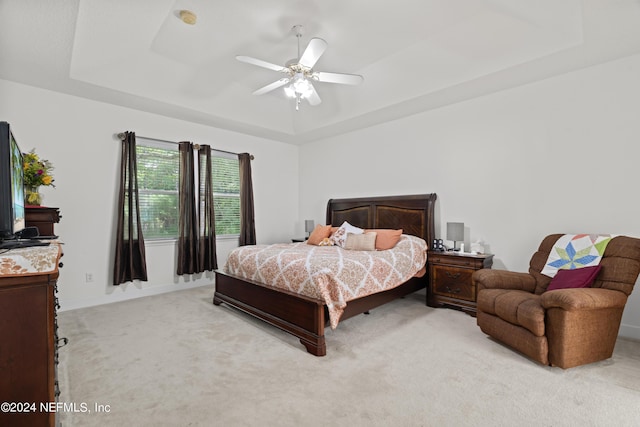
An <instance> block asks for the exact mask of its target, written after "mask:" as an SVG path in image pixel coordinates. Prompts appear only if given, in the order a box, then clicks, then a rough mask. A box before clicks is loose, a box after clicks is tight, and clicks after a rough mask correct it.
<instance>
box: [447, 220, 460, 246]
mask: <svg viewBox="0 0 640 427" xmlns="http://www.w3.org/2000/svg"><path fill="white" fill-rule="evenodd" d="M447 240H451V241H453V242H460V241H462V240H464V222H448V223H447Z"/></svg>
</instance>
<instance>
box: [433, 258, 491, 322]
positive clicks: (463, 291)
mask: <svg viewBox="0 0 640 427" xmlns="http://www.w3.org/2000/svg"><path fill="white" fill-rule="evenodd" d="M427 264H428V266H429V289H428V292H427V304H428V305H429V306H431V307H440V306H448V307H453V308H457V309H460V310H463V311H465V312H466V313H468V314H470V315H472V316H475V314H476V287H475V285H474V283H473V282H472V280H471V275H472V274H473V272H474V271H476V270H480V269H482V268H491V266H492V265H493V255H491V254H478V255H475V254H470V253H460V252H452V251H450V252H436V251H429V253H428V256H427Z"/></svg>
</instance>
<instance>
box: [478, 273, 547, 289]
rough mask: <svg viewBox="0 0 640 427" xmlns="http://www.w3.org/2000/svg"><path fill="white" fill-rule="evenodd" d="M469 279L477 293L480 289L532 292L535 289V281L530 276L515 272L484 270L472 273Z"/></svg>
mask: <svg viewBox="0 0 640 427" xmlns="http://www.w3.org/2000/svg"><path fill="white" fill-rule="evenodd" d="M471 278H472V280H473V281H474V282H475V284H476V289H477V290H478V291H480V290H482V289H516V290H521V291H527V292H533V291H534V290H535V288H536V279H535V278H534V277H533V276H532V275H530V274H529V273H520V272H517V271H507V270H491V269H488V268H484V269H482V270H477V271H474V272H473V276H471Z"/></svg>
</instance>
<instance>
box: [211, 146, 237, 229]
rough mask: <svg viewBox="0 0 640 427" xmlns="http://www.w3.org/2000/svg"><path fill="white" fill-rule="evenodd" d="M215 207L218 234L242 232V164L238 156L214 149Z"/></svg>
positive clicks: (212, 163) (212, 158) (212, 171)
mask: <svg viewBox="0 0 640 427" xmlns="http://www.w3.org/2000/svg"><path fill="white" fill-rule="evenodd" d="M211 169H212V170H211V174H212V175H213V209H214V211H215V214H216V236H225V235H226V236H229V235H232V236H237V235H239V234H240V165H239V162H238V156H235V155H233V154H226V153H221V152H219V151H218V152H216V151H214V150H213V151H212V153H211Z"/></svg>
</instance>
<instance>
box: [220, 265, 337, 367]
mask: <svg viewBox="0 0 640 427" xmlns="http://www.w3.org/2000/svg"><path fill="white" fill-rule="evenodd" d="M215 274H216V292H215V294H214V296H213V303H214V304H215V305H220V303H223V302H224V303H226V304H228V305H230V306H232V307H235V308H237V309H240V310H242V311H244V312H245V313H248V314H250V315H252V316H255V317H257V318H259V319H262V320H264V321H265V322H267V323H269V324H271V325H273V326H276V327H278V328H280V329H282V330H283V331H286V332H289V333H290V334H292V335H294V336H296V337H298V338H299V339H300V342H301V343H302V344H303V345H304V346H305V347H306V348H307V351H308V352H309V353H311V354H313V355H315V356H324V355H326V354H327V346H326V344H325V340H324V326H325V324H326V319H327V314H326V313H325V306H324V302H323V301H321V300H317V299H313V298H308V297H305V296H302V295H297V294H294V293H291V292H288V291H285V290H282V289H277V288H273V287H270V286H267V285H264V284H261V283H258V282H253V281H250V280H246V279H241V278H239V277H236V276H233V275H230V274H226V273H222V272H220V271H216V273H215Z"/></svg>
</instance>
